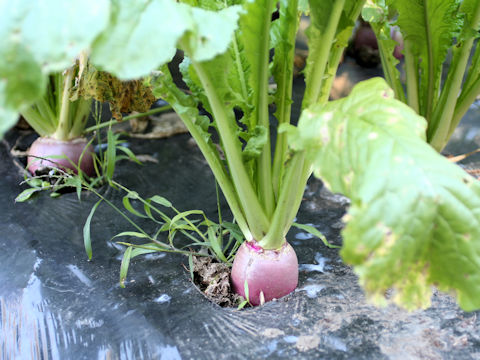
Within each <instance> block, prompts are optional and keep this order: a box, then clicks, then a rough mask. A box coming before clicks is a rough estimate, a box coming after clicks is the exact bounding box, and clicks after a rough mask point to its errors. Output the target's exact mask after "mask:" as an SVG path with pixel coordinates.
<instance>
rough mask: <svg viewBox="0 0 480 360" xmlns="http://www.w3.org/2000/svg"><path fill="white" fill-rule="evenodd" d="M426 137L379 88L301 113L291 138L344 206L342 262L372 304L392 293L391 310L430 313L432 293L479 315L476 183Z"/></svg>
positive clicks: (367, 85)
mask: <svg viewBox="0 0 480 360" xmlns="http://www.w3.org/2000/svg"><path fill="white" fill-rule="evenodd" d="M285 128H286V127H284V129H285ZM425 128H426V121H425V120H424V119H423V118H422V117H420V116H418V115H417V114H416V113H415V111H413V110H412V109H411V108H409V107H408V106H407V105H405V104H403V103H401V102H399V101H397V100H395V99H394V98H393V91H392V90H391V89H390V88H389V87H388V85H387V84H386V83H385V81H384V80H383V79H379V78H376V79H372V80H368V81H365V82H363V83H360V84H359V85H357V86H356V87H355V88H354V89H353V91H352V93H351V95H350V96H348V97H347V98H345V99H342V100H338V101H334V102H331V103H329V104H327V105H314V106H312V107H310V108H308V109H306V110H305V111H304V112H303V113H302V116H301V118H300V121H299V125H298V128H294V127H289V128H288V133H289V142H290V145H291V147H292V148H293V149H295V150H296V151H306V154H307V156H308V157H309V158H310V159H311V160H312V162H313V167H314V173H315V175H316V176H318V177H320V178H321V179H322V180H323V181H324V182H325V184H326V185H327V186H328V187H329V188H330V189H331V190H332V191H333V192H338V193H343V194H345V195H346V196H348V197H349V198H350V199H351V205H350V207H349V209H348V213H347V214H346V216H345V217H344V221H345V222H346V227H345V229H344V230H343V232H342V235H343V238H344V244H343V249H342V252H341V254H342V256H343V258H344V260H345V261H346V262H348V263H350V264H353V265H354V267H355V272H356V273H357V274H358V275H359V277H360V283H361V284H362V285H363V287H364V289H365V290H366V292H367V294H368V295H369V296H370V297H371V298H372V299H373V300H375V301H376V302H377V303H382V302H385V293H386V291H387V290H389V289H393V292H392V293H391V298H390V300H391V301H393V302H395V303H397V304H400V305H402V306H405V307H407V308H409V309H412V308H417V307H427V306H428V305H429V304H430V296H431V291H432V290H431V286H432V285H436V286H438V288H439V289H441V290H445V291H451V292H453V293H455V294H456V296H457V299H458V302H459V304H460V306H461V307H462V308H463V309H465V310H473V309H478V308H480V183H479V182H478V181H477V180H475V179H474V178H472V177H471V176H470V175H468V174H467V173H466V172H464V171H463V170H462V169H461V168H460V167H459V166H457V165H455V164H453V163H451V162H450V161H448V160H447V159H446V158H444V157H443V156H441V155H439V154H438V153H437V152H436V151H435V150H434V149H433V148H432V147H430V146H429V145H428V144H427V143H426V142H425Z"/></svg>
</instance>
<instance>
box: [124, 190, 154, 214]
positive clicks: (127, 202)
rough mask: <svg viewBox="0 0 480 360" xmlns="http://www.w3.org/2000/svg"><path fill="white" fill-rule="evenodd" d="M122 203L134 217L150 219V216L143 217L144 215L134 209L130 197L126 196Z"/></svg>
mask: <svg viewBox="0 0 480 360" xmlns="http://www.w3.org/2000/svg"><path fill="white" fill-rule="evenodd" d="M122 202H123V206H124V207H125V209H127V210H128V211H129V212H130V213H132V214H133V215H135V216H138V217H141V218H147V217H148V216H146V215H143V214H142V213H140V212H138V211H137V210H135V209H134V208H133V206H132V204H131V203H130V197H129V195H125V196H124V197H123V199H122Z"/></svg>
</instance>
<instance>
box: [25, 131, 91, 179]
mask: <svg viewBox="0 0 480 360" xmlns="http://www.w3.org/2000/svg"><path fill="white" fill-rule="evenodd" d="M86 146H87V140H86V139H85V138H75V139H72V140H68V141H63V140H57V139H53V138H49V137H39V138H38V139H37V140H35V141H34V142H33V144H32V146H31V147H30V149H29V150H28V158H27V165H28V170H29V171H30V172H31V173H32V174H33V175H35V172H36V171H37V170H39V169H42V168H45V167H55V168H60V169H63V170H66V169H71V170H73V171H74V172H75V173H77V170H76V169H75V167H74V166H73V165H72V164H71V163H70V161H69V160H68V159H70V160H71V161H72V162H73V163H74V164H78V161H79V160H80V156H82V153H83V152H84V149H85V147H86ZM93 152H94V150H93V147H92V146H91V145H90V146H89V147H88V149H86V150H85V152H84V154H83V157H82V162H81V163H80V169H81V170H82V171H83V172H84V173H85V174H87V175H88V176H92V175H93V174H94V173H95V169H94V166H93V157H92V154H93ZM62 155H65V156H66V157H67V158H68V159H66V158H60V157H58V158H57V157H55V158H52V156H62ZM45 159H51V160H50V161H49V160H45Z"/></svg>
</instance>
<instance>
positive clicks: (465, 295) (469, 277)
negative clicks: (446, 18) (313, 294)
mask: <svg viewBox="0 0 480 360" xmlns="http://www.w3.org/2000/svg"><path fill="white" fill-rule="evenodd" d="M432 2H433V1H432ZM104 3H105V2H104V1H98V0H96V2H95V6H97V7H98V6H103V5H102V4H104ZM398 3H399V2H398ZM473 3H474V2H472V1H465V2H464V4H466V5H462V6H467V5H468V4H473ZM0 4H2V6H0V9H2V7H8V5H5V3H0ZM110 4H111V6H110V11H111V13H110V14H109V15H110V16H108V20H107V23H108V25H106V24H104V25H105V27H104V28H103V26H102V29H101V30H99V32H98V34H97V35H96V36H95V38H94V39H91V41H90V42H89V43H87V44H84V46H82V49H81V50H84V49H85V48H87V49H88V51H89V59H90V62H91V63H92V64H93V65H94V66H95V67H97V68H99V69H102V70H103V71H107V72H109V73H111V74H112V75H115V76H117V77H119V78H120V79H124V80H129V79H138V78H141V77H144V76H147V78H146V81H145V84H146V85H148V86H150V87H151V88H152V91H153V93H154V94H155V95H156V96H157V97H162V98H163V99H165V100H167V101H168V102H169V103H170V104H171V106H172V107H173V109H174V110H175V111H176V112H177V113H178V115H179V116H180V118H181V119H182V120H183V121H184V123H185V125H186V126H187V128H188V130H189V131H190V133H191V135H192V137H193V138H194V139H195V141H196V143H197V145H198V147H199V149H200V151H201V152H202V153H203V155H204V157H205V159H206V161H207V163H208V165H209V166H210V168H211V169H212V171H213V174H214V176H215V179H216V181H217V183H218V184H219V187H220V188H221V190H222V192H223V194H224V196H225V199H226V201H227V202H228V205H229V206H230V209H231V212H232V214H233V216H234V218H235V222H236V224H237V225H238V227H239V229H240V231H241V233H242V234H243V236H244V238H245V242H244V243H243V245H242V246H241V247H240V249H239V250H238V253H237V255H236V260H235V261H234V264H233V269H232V283H233V286H234V288H235V290H236V291H237V292H238V293H239V294H241V295H246V294H245V289H248V298H249V300H250V302H251V303H252V304H260V303H262V302H263V301H268V300H271V299H273V298H278V297H281V296H283V295H286V294H287V293H289V292H291V291H292V290H293V289H294V288H295V287H296V285H297V280H298V265H297V259H296V256H295V253H294V250H293V248H292V247H291V246H290V245H288V244H287V242H286V234H287V232H288V230H289V228H290V227H291V226H292V222H293V219H294V218H295V216H296V214H297V211H298V209H299V206H300V204H301V200H302V195H303V191H304V188H305V184H306V182H307V180H308V178H309V177H310V175H311V173H312V172H313V173H314V175H316V176H318V177H320V178H321V179H322V180H323V182H324V184H325V185H326V186H327V187H328V188H329V189H330V190H332V191H334V192H339V193H343V194H345V195H346V196H348V197H349V198H350V199H351V205H350V206H349V208H348V212H347V214H346V215H345V217H344V218H343V220H344V222H345V228H344V229H343V231H342V235H343V241H344V242H343V247H342V250H341V254H342V257H343V259H344V260H345V261H346V262H348V263H350V264H352V265H354V269H355V271H356V273H357V274H358V276H359V281H360V283H361V284H362V286H363V287H364V289H365V290H366V292H367V295H368V296H369V298H370V299H373V300H375V301H376V302H377V303H385V302H386V301H387V299H386V298H385V294H386V293H387V290H392V291H390V292H388V293H389V294H391V295H390V296H389V298H388V300H390V301H393V302H395V303H397V304H400V305H402V306H405V307H407V308H417V307H426V306H428V305H429V303H430V296H431V287H432V285H436V286H437V287H438V288H440V289H441V290H446V291H451V292H454V293H455V294H456V296H457V299H458V301H459V303H460V305H461V306H462V307H463V308H464V309H467V310H473V309H478V308H480V296H479V295H480V271H479V268H480V226H478V224H479V223H480V185H479V183H478V181H476V180H475V179H473V178H472V177H470V176H469V175H468V174H466V173H465V172H464V171H463V170H462V169H460V168H459V167H457V166H456V165H454V164H452V163H450V162H449V161H448V160H446V159H445V158H443V157H442V156H440V155H439V154H438V153H437V152H436V151H435V150H434V149H433V148H432V147H431V146H430V145H429V144H428V143H427V142H426V140H427V138H428V136H429V133H428V132H427V127H426V125H427V122H426V121H425V119H424V118H423V117H422V116H420V115H419V114H417V113H416V112H415V111H414V110H413V109H412V108H411V107H409V106H407V105H405V104H404V103H402V102H401V101H398V100H397V99H395V96H394V95H397V97H398V94H399V89H398V86H394V87H393V88H394V90H392V89H391V88H390V87H389V86H388V85H387V83H386V82H385V81H384V80H382V79H372V80H369V81H366V82H364V83H362V84H359V85H357V86H356V87H355V88H354V90H353V91H352V94H351V95H350V96H348V97H347V98H345V99H342V100H338V101H334V102H328V96H329V92H330V88H331V84H332V81H333V79H334V75H335V72H336V70H337V67H338V64H339V61H340V58H341V56H342V53H343V50H344V48H345V46H346V45H347V42H348V39H349V37H350V35H351V32H352V29H353V26H354V22H355V20H356V19H357V17H358V16H359V14H360V13H361V11H362V7H363V6H364V1H358V0H322V1H314V0H311V1H306V0H298V1H297V0H281V1H274V0H184V1H174V0H152V1H149V2H142V1H136V0H117V1H113V0H112V1H111V3H110ZM276 7H278V8H279V17H278V19H276V20H274V21H272V20H271V18H272V12H273V11H274V10H275V9H276ZM97 10H98V9H97ZM101 10H104V11H107V8H105V9H101ZM305 12H307V13H308V14H309V16H310V21H311V24H310V26H309V28H308V30H307V35H308V40H309V44H308V45H309V55H308V58H307V65H306V68H305V71H304V76H305V83H306V87H305V93H304V97H303V101H302V113H301V116H300V119H299V122H298V126H294V125H292V124H291V108H290V107H291V102H292V76H293V58H294V48H295V35H296V32H297V27H298V22H299V16H300V15H301V14H302V13H305ZM100 13H101V11H100ZM95 16H97V17H100V18H101V19H103V17H102V16H101V15H99V13H96V15H95ZM102 21H103V20H102ZM399 26H400V28H401V27H402V24H401V23H400V17H399ZM82 27H83V26H82ZM407 38H408V36H406V40H407ZM64 45H65V44H62V46H64ZM419 45H420V46H423V45H421V44H419ZM178 49H179V50H181V51H183V53H184V55H185V59H184V61H183V63H182V64H181V66H180V70H181V73H182V76H183V80H184V82H185V83H186V84H187V86H188V89H183V88H181V87H179V86H178V85H177V83H175V82H174V81H173V79H172V76H171V74H170V71H169V68H168V67H167V65H166V64H167V63H168V62H169V61H170V60H171V59H172V57H173V56H174V54H175V53H176V51H177V50H178ZM272 50H273V58H271V56H270V55H271V53H272ZM392 51H393V47H392ZM387 52H389V51H387ZM429 53H430V52H429ZM430 55H431V57H432V58H434V57H435V56H437V54H433V53H431V54H430ZM420 66H424V62H422V63H421V64H420ZM434 68H435V67H434ZM388 70H389V68H387V67H386V74H387V76H386V77H387V80H389V75H388ZM0 74H1V72H0ZM472 76H473V75H472ZM476 79H477V77H475V76H473V78H472V80H470V81H473V83H472V84H475V81H476ZM438 81H439V80H438V79H436V80H435V81H434V85H436V84H437V85H438ZM271 82H273V83H274V84H275V86H271ZM7 84H8V82H7ZM393 85H395V84H393ZM427 88H429V87H427ZM434 89H438V87H437V88H435V86H434ZM433 93H434V94H435V92H433ZM2 94H5V83H4V82H0V95H2ZM5 99H6V98H5V96H3V95H2V96H1V97H0V101H3V102H4V103H5V101H6V100H5ZM422 99H423V98H422ZM428 99H430V98H428ZM425 104H429V102H428V101H427V102H425ZM200 107H203V109H204V110H205V111H206V112H207V113H208V114H209V115H203V112H200V111H199V108H200ZM271 107H274V108H275V111H274V112H270V108H271ZM446 108H448V107H446ZM421 114H422V113H421ZM427 118H428V116H427ZM274 124H275V125H274ZM271 134H275V136H273V137H271ZM128 249H129V250H128V251H129V254H131V253H132V252H133V250H132V249H133V248H132V247H129V248H128ZM159 250H161V249H159ZM127 255H128V254H127ZM125 259H127V260H128V256H127V257H126V258H125ZM127 260H126V261H127Z"/></svg>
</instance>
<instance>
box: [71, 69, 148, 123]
mask: <svg viewBox="0 0 480 360" xmlns="http://www.w3.org/2000/svg"><path fill="white" fill-rule="evenodd" d="M78 97H83V98H85V99H90V98H93V99H95V100H97V101H100V102H108V103H109V104H110V110H111V112H112V116H113V117H114V118H115V119H117V120H121V119H122V113H130V112H133V111H138V112H141V113H142V112H146V111H148V110H149V109H150V107H151V106H152V104H153V103H154V102H155V96H154V95H153V93H152V91H151V89H150V88H149V87H147V86H145V85H144V84H143V80H130V81H121V80H119V79H117V78H116V77H114V76H112V75H110V74H109V73H107V72H104V71H99V70H97V69H95V67H94V66H92V65H91V64H89V63H87V64H86V66H85V67H83V68H81V69H80V70H79V73H78V76H77V79H76V84H75V86H74V87H73V88H72V91H71V97H70V98H71V100H75V99H77V98H78Z"/></svg>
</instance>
